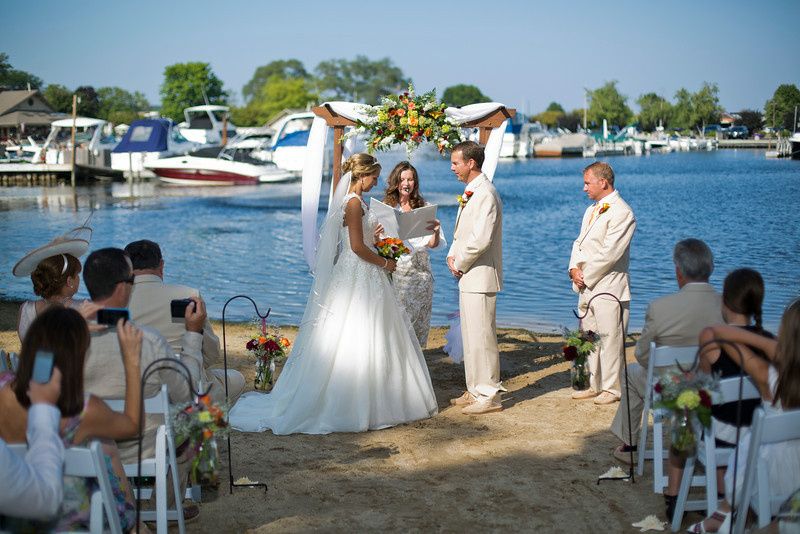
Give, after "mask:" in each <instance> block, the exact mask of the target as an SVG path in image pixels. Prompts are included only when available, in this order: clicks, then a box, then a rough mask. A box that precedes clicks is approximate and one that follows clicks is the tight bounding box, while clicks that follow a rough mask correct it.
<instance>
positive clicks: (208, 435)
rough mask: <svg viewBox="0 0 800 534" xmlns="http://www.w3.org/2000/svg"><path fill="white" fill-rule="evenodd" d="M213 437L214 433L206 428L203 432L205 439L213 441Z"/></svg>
mask: <svg viewBox="0 0 800 534" xmlns="http://www.w3.org/2000/svg"><path fill="white" fill-rule="evenodd" d="M213 435H214V433H213V432H212V431H210V430H209V429H207V428H206V429H204V430H203V439H211V437H212V436H213Z"/></svg>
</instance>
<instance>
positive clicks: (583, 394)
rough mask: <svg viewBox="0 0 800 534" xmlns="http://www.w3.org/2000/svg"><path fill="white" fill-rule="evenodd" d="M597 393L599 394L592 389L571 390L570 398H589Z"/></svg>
mask: <svg viewBox="0 0 800 534" xmlns="http://www.w3.org/2000/svg"><path fill="white" fill-rule="evenodd" d="M597 395H599V393H597V392H596V391H595V390H593V389H584V390H583V391H573V392H572V398H573V399H575V400H585V399H591V398H594V397H596V396H597Z"/></svg>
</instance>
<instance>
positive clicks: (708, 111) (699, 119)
mask: <svg viewBox="0 0 800 534" xmlns="http://www.w3.org/2000/svg"><path fill="white" fill-rule="evenodd" d="M721 114H722V107H721V106H720V105H719V87H718V86H717V84H715V83H708V82H704V83H703V87H701V88H700V90H699V91H697V92H696V93H694V94H693V95H692V123H693V124H692V126H694V127H695V128H697V129H698V131H699V132H700V133H703V131H704V130H705V127H706V125H707V124H714V123H718V122H719V117H720V115H721Z"/></svg>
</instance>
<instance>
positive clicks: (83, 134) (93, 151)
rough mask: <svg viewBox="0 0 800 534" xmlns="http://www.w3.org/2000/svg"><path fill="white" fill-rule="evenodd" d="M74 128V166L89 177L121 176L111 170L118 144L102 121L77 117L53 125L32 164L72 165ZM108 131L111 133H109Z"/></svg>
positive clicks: (37, 148) (60, 120)
mask: <svg viewBox="0 0 800 534" xmlns="http://www.w3.org/2000/svg"><path fill="white" fill-rule="evenodd" d="M73 126H74V127H75V165H76V167H80V168H81V169H82V170H83V171H87V172H89V173H90V174H101V175H102V174H118V173H117V172H116V171H114V170H113V169H112V168H111V151H112V150H113V149H114V147H116V146H117V143H119V140H118V139H117V138H116V137H114V136H113V135H111V134H110V133H109V132H110V125H109V123H108V122H107V121H104V120H102V119H94V118H91V117H75V118H74V119H72V118H69V119H59V120H57V121H53V123H52V124H51V125H50V134H49V135H48V136H47V139H46V140H45V142H44V144H42V145H41V146H37V147H36V150H35V151H34V153H33V156H32V158H31V163H46V164H48V165H60V164H67V163H70V162H71V161H72V152H73V150H72V127H73ZM107 130H109V131H108V132H107Z"/></svg>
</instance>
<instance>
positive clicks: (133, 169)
mask: <svg viewBox="0 0 800 534" xmlns="http://www.w3.org/2000/svg"><path fill="white" fill-rule="evenodd" d="M198 148H200V145H199V144H198V143H193V142H191V141H189V140H188V139H186V138H185V137H183V135H181V133H180V131H179V130H178V128H177V126H176V125H175V123H173V122H172V121H171V120H169V119H139V120H135V121H133V122H132V123H131V125H130V126H129V127H128V129H127V130H126V132H125V135H124V136H123V137H122V140H121V141H120V142H119V144H118V145H117V146H116V147H115V148H114V150H112V151H111V168H112V169H115V170H118V171H123V172H128V173H137V174H140V175H141V174H142V173H144V174H145V175H148V174H152V172H151V171H148V170H146V169H145V167H144V164H145V162H151V161H155V160H157V159H161V158H168V157H171V156H177V155H182V154H188V153H189V152H192V151H194V150H197V149H198Z"/></svg>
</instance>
